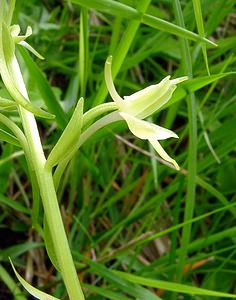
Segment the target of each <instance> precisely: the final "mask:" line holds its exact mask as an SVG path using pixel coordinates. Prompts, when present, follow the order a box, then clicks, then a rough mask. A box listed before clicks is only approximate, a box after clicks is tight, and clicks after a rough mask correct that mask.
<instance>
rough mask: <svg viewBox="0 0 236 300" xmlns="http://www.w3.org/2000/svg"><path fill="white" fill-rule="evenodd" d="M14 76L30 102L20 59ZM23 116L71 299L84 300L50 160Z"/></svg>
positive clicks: (27, 114)
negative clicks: (48, 164)
mask: <svg viewBox="0 0 236 300" xmlns="http://www.w3.org/2000/svg"><path fill="white" fill-rule="evenodd" d="M11 74H12V76H14V81H15V83H16V84H17V88H18V89H19V91H20V92H21V93H22V94H23V95H24V97H25V98H27V99H28V94H27V91H26V88H25V85H24V81H23V78H22V75H21V71H20V68H19V65H18V62H17V60H16V58H14V60H13V62H12V69H11ZM19 113H20V116H21V119H22V124H23V128H24V132H25V136H26V139H27V142H28V145H29V149H30V153H29V155H30V158H31V162H32V165H33V168H34V171H35V174H36V177H37V180H38V185H39V189H40V195H41V198H42V202H43V207H44V212H45V215H46V219H47V223H48V226H49V229H50V232H51V236H52V242H53V245H54V249H55V252H56V257H57V260H58V263H59V266H60V271H61V273H62V277H63V280H64V283H65V286H66V289H67V292H68V295H69V298H70V300H83V299H84V295H83V292H82V289H81V286H80V283H79V279H78V276H77V273H76V269H75V266H74V262H73V259H72V256H71V252H70V248H69V244H68V241H67V237H66V233H65V229H64V225H63V222H62V218H61V214H60V209H59V206H58V201H57V195H56V191H55V187H54V183H53V179H52V173H51V171H50V170H47V169H46V168H45V162H46V159H45V156H44V152H43V148H42V144H41V140H40V136H39V132H38V128H37V124H36V121H35V118H34V115H33V114H32V113H30V112H29V111H27V110H25V109H24V108H23V107H19Z"/></svg>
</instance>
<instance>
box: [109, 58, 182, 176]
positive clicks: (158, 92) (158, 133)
mask: <svg viewBox="0 0 236 300" xmlns="http://www.w3.org/2000/svg"><path fill="white" fill-rule="evenodd" d="M111 63H112V56H109V57H108V59H107V61H106V64H105V81H106V85H107V89H108V91H109V93H110V95H111V97H112V99H113V100H114V101H115V102H116V104H117V106H118V108H119V113H120V116H121V117H122V118H123V119H124V120H125V121H126V122H127V125H128V127H129V129H130V131H131V132H132V133H133V134H134V135H135V136H137V137H138V138H140V139H147V140H149V142H150V143H151V144H152V146H153V147H154V148H155V150H156V151H157V153H158V154H159V155H160V156H161V157H162V158H163V159H164V160H166V161H168V162H170V163H171V164H173V165H174V167H175V168H176V169H177V170H179V166H178V164H177V163H176V161H175V160H174V159H172V158H171V157H170V156H169V155H168V154H167V153H166V152H165V150H164V149H163V148H162V146H161V145H160V143H159V142H158V140H164V139H168V138H170V137H174V138H178V136H177V135H176V134H175V133H174V132H173V131H171V130H169V129H166V128H163V127H160V126H157V125H155V124H152V123H150V122H147V121H143V120H142V119H144V118H146V117H148V116H150V115H152V114H153V113H154V112H156V111H157V110H159V109H160V108H161V107H162V106H163V105H164V104H165V103H167V102H168V101H169V100H170V99H171V97H172V94H173V92H174V90H175V89H176V84H178V83H180V82H182V81H184V80H187V77H186V76H185V77H180V78H177V79H172V80H170V76H167V77H165V78H164V79H163V80H162V81H161V82H160V83H158V84H155V85H151V86H149V87H147V88H145V89H143V90H141V91H139V92H136V93H134V94H132V95H130V96H125V97H124V99H123V98H121V97H120V96H119V94H118V93H117V91H116V89H115V86H114V83H113V80H112V73H111Z"/></svg>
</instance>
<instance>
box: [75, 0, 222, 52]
mask: <svg viewBox="0 0 236 300" xmlns="http://www.w3.org/2000/svg"><path fill="white" fill-rule="evenodd" d="M71 2H72V3H75V4H80V5H82V6H85V7H87V8H92V9H96V10H98V11H102V12H105V13H109V14H112V15H118V16H123V17H125V18H132V19H141V21H142V23H144V24H146V25H149V26H150V27H153V28H156V29H158V30H161V31H166V32H168V33H171V34H174V35H178V36H181V37H185V38H187V39H191V40H193V41H202V42H204V43H207V44H208V45H211V46H216V44H215V43H213V42H211V41H210V40H208V39H206V38H202V37H201V36H199V35H197V34H196V33H194V32H191V31H188V30H186V29H184V28H182V27H179V26H177V25H175V24H172V23H170V22H168V21H165V20H162V19H160V18H157V17H155V16H151V15H148V14H143V15H142V14H140V13H139V11H138V10H136V9H134V8H132V7H130V6H128V5H125V4H122V3H119V2H117V1H113V0H91V1H86V0H72V1H71Z"/></svg>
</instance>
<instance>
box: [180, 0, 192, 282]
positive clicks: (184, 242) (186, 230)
mask: <svg viewBox="0 0 236 300" xmlns="http://www.w3.org/2000/svg"><path fill="white" fill-rule="evenodd" d="M174 10H175V15H176V19H177V22H178V24H179V25H180V26H182V27H185V24H184V18H183V14H182V9H181V5H180V2H179V0H175V1H174ZM181 51H182V56H183V62H182V64H183V68H184V71H185V72H187V74H188V77H189V78H190V79H191V78H192V62H191V55H190V49H189V45H188V42H187V40H183V41H182V48H181ZM187 107H188V121H189V145H188V176H187V194H186V199H185V209H184V222H188V221H189V220H191V219H192V218H193V212H194V205H195V196H196V183H195V178H196V174H197V118H196V100H195V95H194V93H192V92H190V93H189V97H188V98H187ZM190 238H191V223H189V224H187V225H186V226H184V227H183V230H182V238H181V255H180V256H179V264H178V268H177V273H176V279H177V280H178V282H181V281H182V276H183V268H184V265H185V260H186V256H187V248H188V244H189V242H190Z"/></svg>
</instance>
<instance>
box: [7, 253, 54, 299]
mask: <svg viewBox="0 0 236 300" xmlns="http://www.w3.org/2000/svg"><path fill="white" fill-rule="evenodd" d="M10 262H11V266H12V268H13V270H14V272H15V274H16V277H17V278H18V280H19V281H20V283H21V284H22V285H23V287H24V288H25V289H26V291H28V292H29V293H30V295H32V296H34V297H35V298H37V299H40V300H59V299H58V298H56V297H53V296H51V295H48V294H46V293H44V292H42V291H40V290H38V289H36V288H35V287H33V286H32V285H31V284H29V283H28V282H27V281H25V280H24V278H22V277H21V276H20V274H19V273H18V272H17V271H16V269H15V267H14V265H13V263H12V261H11V259H10Z"/></svg>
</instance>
